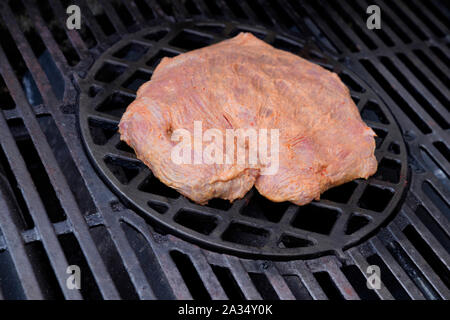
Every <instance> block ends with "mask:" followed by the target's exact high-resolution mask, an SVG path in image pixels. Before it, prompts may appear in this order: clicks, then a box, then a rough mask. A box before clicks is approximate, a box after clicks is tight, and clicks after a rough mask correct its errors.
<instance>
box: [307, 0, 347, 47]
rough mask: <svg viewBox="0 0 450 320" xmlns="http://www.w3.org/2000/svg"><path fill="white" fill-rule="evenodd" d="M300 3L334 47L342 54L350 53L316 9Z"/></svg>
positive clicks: (308, 4)
mask: <svg viewBox="0 0 450 320" xmlns="http://www.w3.org/2000/svg"><path fill="white" fill-rule="evenodd" d="M301 5H302V7H303V8H304V9H305V11H306V12H307V14H308V15H309V16H310V17H311V18H312V19H313V21H316V22H317V24H318V26H319V27H320V29H321V30H323V33H324V34H326V37H327V38H329V39H330V41H331V43H332V44H333V45H334V47H335V48H336V49H337V50H339V52H340V53H342V55H348V54H350V50H349V48H348V47H347V45H345V44H344V42H343V40H342V39H341V37H339V36H338V35H337V34H336V32H335V30H334V29H333V28H332V27H331V26H330V25H329V24H328V23H327V22H326V21H325V19H324V18H322V17H321V16H320V15H319V14H317V12H316V10H314V9H313V8H312V7H311V5H310V3H308V2H304V3H302V4H301Z"/></svg>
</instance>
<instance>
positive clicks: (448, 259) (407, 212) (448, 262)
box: [402, 206, 450, 269]
mask: <svg viewBox="0 0 450 320" xmlns="http://www.w3.org/2000/svg"><path fill="white" fill-rule="evenodd" d="M402 213H403V216H404V217H406V219H407V220H408V221H409V222H410V223H411V224H412V225H413V226H414V228H415V229H416V231H417V232H419V234H420V235H421V236H422V237H423V239H424V240H425V241H426V242H427V244H428V245H429V246H430V248H431V249H432V250H433V251H434V253H435V254H436V256H438V257H439V259H440V260H441V262H442V263H443V264H444V265H445V266H446V267H447V268H448V269H450V255H449V254H448V252H447V251H446V249H445V248H444V247H443V246H442V245H441V243H440V242H439V241H438V240H437V239H436V237H435V235H433V233H431V231H430V229H428V228H427V227H426V225H425V224H423V223H422V222H421V221H420V219H419V218H418V217H417V216H416V215H415V214H414V212H413V211H412V210H411V208H410V207H409V206H404V208H402Z"/></svg>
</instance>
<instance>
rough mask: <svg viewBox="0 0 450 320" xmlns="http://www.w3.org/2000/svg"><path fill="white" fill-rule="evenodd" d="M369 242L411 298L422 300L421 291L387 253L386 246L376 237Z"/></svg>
mask: <svg viewBox="0 0 450 320" xmlns="http://www.w3.org/2000/svg"><path fill="white" fill-rule="evenodd" d="M370 243H371V244H372V246H373V248H374V249H375V250H376V251H377V252H378V255H379V256H380V258H381V259H383V261H384V262H385V263H386V265H387V266H388V268H389V270H391V272H392V273H393V274H394V276H395V277H396V278H397V279H398V280H399V282H400V284H401V285H402V287H403V288H404V289H405V290H406V292H407V293H408V294H409V296H410V297H411V298H413V299H414V300H424V299H425V297H424V295H423V294H422V292H421V291H420V290H419V289H418V288H417V286H416V285H415V284H414V282H413V281H412V280H411V279H410V278H409V276H408V275H407V274H406V272H405V271H404V270H403V268H402V267H401V266H400V265H399V264H398V263H397V261H396V260H395V259H394V257H393V256H392V255H391V254H390V253H389V251H388V250H387V249H386V247H385V246H384V245H383V243H382V242H381V241H380V240H379V239H378V238H373V239H371V241H370Z"/></svg>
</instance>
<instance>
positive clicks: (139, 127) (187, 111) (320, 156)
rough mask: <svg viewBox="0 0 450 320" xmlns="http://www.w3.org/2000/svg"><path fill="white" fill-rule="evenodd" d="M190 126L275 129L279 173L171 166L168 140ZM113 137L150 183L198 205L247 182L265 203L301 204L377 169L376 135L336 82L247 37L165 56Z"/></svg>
mask: <svg viewBox="0 0 450 320" xmlns="http://www.w3.org/2000/svg"><path fill="white" fill-rule="evenodd" d="M194 121H201V122H202V130H203V131H202V132H205V130H207V129H211V128H214V129H217V130H219V131H222V132H224V136H225V131H226V129H238V128H241V129H246V128H255V129H260V128H265V129H268V130H270V129H279V166H278V171H277V172H276V173H275V174H271V175H269V174H268V175H262V174H261V170H262V169H263V167H264V166H267V165H268V164H267V163H266V162H262V161H261V162H258V163H259V164H257V165H250V164H248V161H247V160H248V159H247V160H246V162H245V163H244V164H242V163H231V164H230V163H222V164H220V163H215V164H207V163H202V164H197V163H194V162H192V163H184V164H176V163H175V162H174V161H173V159H172V158H171V152H172V150H173V148H174V146H176V145H177V143H178V142H176V141H173V136H172V135H173V133H174V132H175V130H177V129H186V130H187V131H188V132H190V133H192V137H194ZM119 131H120V134H121V139H122V140H123V141H125V142H126V143H127V144H129V145H130V146H131V147H132V148H133V149H134V150H135V152H136V155H137V157H138V158H139V159H140V160H142V161H143V162H144V163H145V164H146V165H147V166H148V167H149V168H150V169H151V170H152V172H153V174H154V175H155V176H156V177H157V178H158V179H160V180H161V181H162V182H163V183H165V184H166V185H168V186H170V187H172V188H175V189H176V190H178V191H179V192H180V193H181V194H183V195H185V196H187V197H189V198H190V199H192V200H193V201H195V202H197V203H200V204H205V203H207V202H208V200H209V199H212V198H223V199H228V200H230V201H233V200H234V199H237V198H242V197H243V196H244V195H245V194H246V192H247V191H249V190H250V189H251V188H252V187H253V186H255V187H256V188H257V190H258V191H259V192H260V193H261V194H262V195H263V196H265V197H267V198H268V199H270V200H272V201H277V202H280V201H291V202H293V203H295V204H298V205H304V204H306V203H308V202H310V201H312V200H313V199H319V197H320V194H321V193H322V192H324V191H325V190H327V189H329V188H331V187H333V186H337V185H340V184H343V183H345V182H348V181H350V180H353V179H357V178H367V177H369V176H370V175H372V174H374V173H375V171H376V169H377V161H376V159H375V156H374V150H375V140H374V136H375V133H374V132H373V131H372V130H371V129H370V128H369V127H367V126H366V124H365V123H364V122H363V121H362V120H361V117H360V114H359V112H358V109H357V107H356V106H355V104H354V102H353V101H352V99H351V97H350V94H349V90H348V88H347V87H346V86H345V85H344V84H343V83H342V82H341V80H340V79H339V77H338V76H337V75H336V74H335V73H332V72H329V71H327V70H325V69H323V68H322V67H320V66H318V65H315V64H313V63H310V62H308V61H306V60H304V59H302V58H300V57H298V56H296V55H294V54H291V53H288V52H285V51H282V50H278V49H275V48H273V47H272V46H270V45H269V44H267V43H265V42H263V41H261V40H259V39H257V38H256V37H254V36H253V35H252V34H250V33H240V34H239V35H237V36H236V37H234V38H232V39H229V40H225V41H222V42H220V43H217V44H214V45H211V46H209V47H205V48H202V49H199V50H195V51H191V52H188V53H184V54H181V55H179V56H177V57H174V58H164V59H163V60H162V61H161V63H160V64H159V65H158V67H157V68H156V70H155V72H154V73H153V76H152V78H151V81H148V82H146V83H145V84H143V85H142V86H141V87H140V88H139V90H138V92H137V97H136V100H135V101H134V102H133V103H132V104H130V106H129V107H128V108H127V111H126V112H125V114H124V115H123V117H122V119H121V122H120V125H119ZM223 140H225V139H223ZM219 141H220V140H217V143H220V142H219ZM211 143H216V140H215V139H211ZM222 143H223V145H225V142H224V141H223V142H222ZM235 143H236V141H235ZM193 144H194V142H193ZM223 145H221V147H222V146H223ZM244 147H245V148H247V149H248V147H249V145H248V141H247V143H246V144H245V145H244ZM269 152H270V150H269ZM192 156H193V157H195V151H192Z"/></svg>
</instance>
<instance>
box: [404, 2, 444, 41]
mask: <svg viewBox="0 0 450 320" xmlns="http://www.w3.org/2000/svg"><path fill="white" fill-rule="evenodd" d="M411 2H412V1H411ZM396 5H397V6H398V7H399V9H400V10H401V11H402V12H403V13H404V14H406V15H407V16H408V17H409V18H410V20H411V21H412V24H415V25H416V27H415V28H418V29H419V30H420V32H423V33H424V34H425V37H427V38H428V39H430V38H432V37H433V32H432V31H431V30H430V28H429V26H427V25H426V24H424V23H423V22H422V20H421V19H420V18H419V16H418V15H417V14H416V13H414V12H413V11H411V10H410V8H409V6H408V5H405V4H403V3H402V2H400V1H398V2H397V4H396ZM426 11H427V10H425V12H426ZM434 20H436V19H434ZM410 29H411V28H410ZM445 29H446V28H445V27H443V28H441V29H440V30H445Z"/></svg>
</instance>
